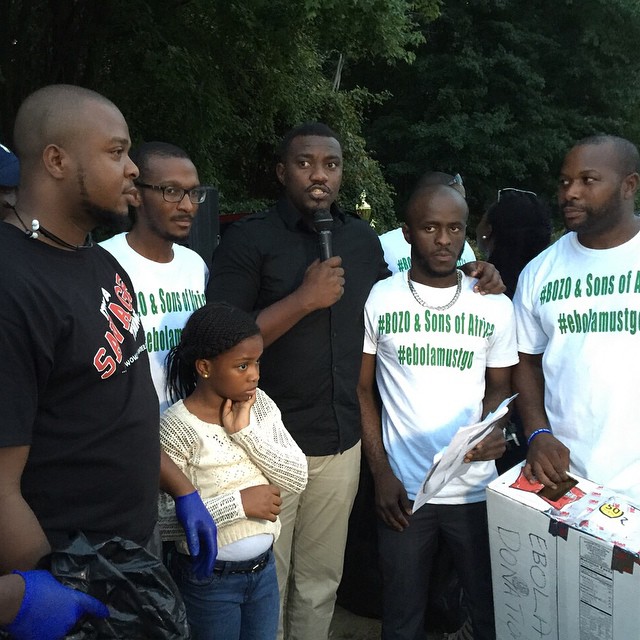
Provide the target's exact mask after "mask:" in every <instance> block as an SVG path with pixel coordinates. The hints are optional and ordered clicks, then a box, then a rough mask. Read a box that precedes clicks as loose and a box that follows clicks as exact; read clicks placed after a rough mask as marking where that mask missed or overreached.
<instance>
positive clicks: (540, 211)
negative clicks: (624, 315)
mask: <svg viewBox="0 0 640 640" xmlns="http://www.w3.org/2000/svg"><path fill="white" fill-rule="evenodd" d="M476 237H477V241H478V248H479V249H480V251H482V252H483V253H484V255H485V256H486V259H487V262H490V263H491V264H493V265H495V267H496V269H498V271H499V272H500V275H501V276H502V280H503V281H504V284H505V286H506V287H507V290H506V291H505V294H506V295H507V296H509V298H513V294H514V293H515V290H516V285H517V283H518V277H519V276H520V272H521V271H522V270H523V269H524V267H525V266H526V264H527V263H528V262H529V261H530V260H532V259H533V258H535V257H536V256H537V255H538V254H539V253H540V252H541V251H543V250H544V249H546V248H547V247H548V246H549V244H550V242H551V209H550V207H549V205H548V204H547V203H546V202H545V201H544V200H542V199H541V198H539V197H538V196H537V195H536V194H535V193H534V192H533V191H524V190H522V189H514V188H512V187H507V188H505V189H500V190H499V191H498V199H497V200H496V201H495V202H494V203H493V204H492V205H491V206H490V207H489V208H488V209H487V211H486V212H485V214H484V215H483V216H482V218H481V219H480V222H479V223H478V226H477V227H476ZM505 436H506V438H507V450H506V452H505V453H504V455H503V456H502V458H500V459H498V460H496V467H497V469H498V473H504V472H505V471H507V470H508V469H510V468H511V467H513V466H514V465H516V464H518V463H519V462H522V460H524V459H525V457H526V455H527V447H526V438H525V437H524V431H523V428H522V420H521V419H520V415H519V413H518V410H517V409H514V410H513V411H512V413H511V421H510V423H509V424H508V425H507V427H506V430H505Z"/></svg>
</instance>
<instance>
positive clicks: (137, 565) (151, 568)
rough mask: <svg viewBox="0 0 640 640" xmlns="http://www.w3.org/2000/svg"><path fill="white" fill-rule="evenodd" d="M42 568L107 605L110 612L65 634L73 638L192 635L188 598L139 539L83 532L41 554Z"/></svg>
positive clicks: (181, 639) (171, 639)
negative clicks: (94, 538) (97, 538)
mask: <svg viewBox="0 0 640 640" xmlns="http://www.w3.org/2000/svg"><path fill="white" fill-rule="evenodd" d="M39 568H43V569H47V570H48V571H50V572H51V573H52V574H53V575H54V576H55V577H56V578H57V579H58V580H59V581H60V582H61V583H62V584H64V585H67V586H68V587H72V588H74V589H78V590H79V591H83V592H84V593H88V594H89V595H92V596H94V597H95V598H98V600H101V601H102V602H104V603H105V604H106V605H107V607H108V608H109V612H110V614H111V615H110V617H109V618H106V619H105V620H98V619H96V618H87V619H85V620H83V621H81V622H80V623H79V624H78V625H77V626H76V627H74V629H73V630H72V632H71V633H70V634H68V635H67V636H66V637H67V638H68V639H69V640H97V639H98V638H100V639H105V638H112V639H122V640H149V639H153V640H156V639H157V640H165V639H166V640H188V638H189V637H190V633H189V625H188V623H187V615H186V611H185V608H184V603H183V601H182V597H181V596H180V592H179V591H178V588H177V587H176V585H175V583H174V582H173V580H172V579H171V576H170V574H169V572H168V570H167V569H166V567H165V566H164V565H163V564H162V562H161V561H160V560H159V559H158V558H156V557H155V556H154V555H153V554H151V553H149V552H148V551H147V550H146V549H144V548H142V547H140V546H139V545H137V544H136V543H135V542H132V541H130V540H124V539H122V538H112V539H111V540H108V541H106V542H103V543H101V544H98V545H95V546H94V545H92V544H91V543H90V542H89V541H88V540H87V539H86V537H85V536H84V535H82V534H79V535H78V536H77V537H75V538H74V539H73V540H72V541H71V542H70V544H69V545H68V546H67V547H65V548H63V549H58V550H56V551H54V552H53V553H51V554H50V555H48V556H46V557H45V558H43V559H42V561H41V563H40V567H39Z"/></svg>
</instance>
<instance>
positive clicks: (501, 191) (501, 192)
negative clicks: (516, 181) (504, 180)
mask: <svg viewBox="0 0 640 640" xmlns="http://www.w3.org/2000/svg"><path fill="white" fill-rule="evenodd" d="M505 191H513V192H514V193H528V194H529V195H530V196H533V197H534V198H537V197H538V194H537V193H534V192H533V191H526V190H525V189H516V188H515V187H505V188H504V189H498V202H500V197H501V196H502V194H503V193H504V192H505Z"/></svg>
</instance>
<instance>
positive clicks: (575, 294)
mask: <svg viewBox="0 0 640 640" xmlns="http://www.w3.org/2000/svg"><path fill="white" fill-rule="evenodd" d="M514 305H515V310H516V319H517V330H518V349H519V350H520V351H522V352H523V353H527V354H540V353H543V354H544V355H543V358H542V365H543V372H544V379H545V391H544V393H545V410H546V412H547V417H548V419H549V423H550V425H551V428H552V430H553V432H554V435H556V436H557V437H558V439H560V440H561V441H562V442H563V443H564V444H565V445H566V446H567V447H568V448H569V450H570V451H571V457H570V460H571V470H572V471H573V472H574V473H576V474H578V475H579V476H582V477H586V478H588V479H589V480H592V481H594V482H597V483H599V484H603V485H605V486H607V487H608V488H611V489H614V490H616V491H619V492H622V493H625V494H628V495H629V496H631V497H632V498H633V499H634V500H635V501H636V503H637V504H638V506H640V429H639V428H638V427H639V424H640V375H639V374H640V233H639V234H637V235H636V236H635V237H634V238H632V239H631V240H629V241H628V242H626V243H624V244H622V245H620V246H618V247H614V248H612V249H588V248H587V247H584V246H583V245H581V244H580V242H579V241H578V238H577V235H576V234H575V233H573V232H572V233H568V234H566V235H564V236H562V237H561V238H560V239H559V240H558V241H557V242H556V243H555V244H553V245H551V247H549V248H548V249H546V250H545V251H544V252H543V253H541V254H540V255H539V256H537V257H536V258H534V259H533V260H532V261H531V262H530V263H529V264H528V265H527V266H526V267H525V269H524V271H523V272H522V274H521V275H520V279H519V281H518V287H517V290H516V295H515V297H514ZM542 426H544V425H542Z"/></svg>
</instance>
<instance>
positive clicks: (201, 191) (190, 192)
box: [135, 182, 207, 204]
mask: <svg viewBox="0 0 640 640" xmlns="http://www.w3.org/2000/svg"><path fill="white" fill-rule="evenodd" d="M135 185H136V187H144V188H145V189H153V190H154V191H162V197H163V198H164V199H165V201H166V202H173V203H175V202H182V198H184V197H185V195H187V196H189V200H190V201H191V202H192V203H193V204H202V203H203V202H204V201H205V198H206V197H207V188H206V187H193V189H181V188H180V187H170V186H168V187H163V186H161V185H158V184H146V183H144V182H136V183H135Z"/></svg>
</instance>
